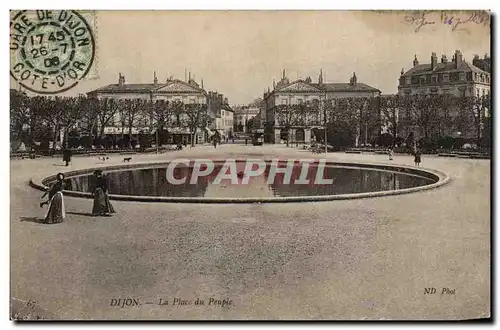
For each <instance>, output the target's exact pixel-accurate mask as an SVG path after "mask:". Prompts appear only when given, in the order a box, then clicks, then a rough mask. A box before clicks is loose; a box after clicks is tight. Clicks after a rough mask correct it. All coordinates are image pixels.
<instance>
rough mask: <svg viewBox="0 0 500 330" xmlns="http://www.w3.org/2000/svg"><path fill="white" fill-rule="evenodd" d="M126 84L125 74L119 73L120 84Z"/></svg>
mask: <svg viewBox="0 0 500 330" xmlns="http://www.w3.org/2000/svg"><path fill="white" fill-rule="evenodd" d="M123 85H125V76H123V75H122V74H121V73H119V74H118V86H123Z"/></svg>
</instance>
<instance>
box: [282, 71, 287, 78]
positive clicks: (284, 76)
mask: <svg viewBox="0 0 500 330" xmlns="http://www.w3.org/2000/svg"><path fill="white" fill-rule="evenodd" d="M285 78H286V74H285V69H283V78H282V79H285Z"/></svg>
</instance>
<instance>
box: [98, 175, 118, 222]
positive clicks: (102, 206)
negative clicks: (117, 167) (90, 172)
mask: <svg viewBox="0 0 500 330" xmlns="http://www.w3.org/2000/svg"><path fill="white" fill-rule="evenodd" d="M94 178H95V188H94V191H93V195H94V204H93V206H92V215H93V216H109V215H111V213H115V209H114V208H113V205H111V202H110V201H109V196H108V179H107V178H106V176H105V175H103V173H102V171H101V170H96V171H94Z"/></svg>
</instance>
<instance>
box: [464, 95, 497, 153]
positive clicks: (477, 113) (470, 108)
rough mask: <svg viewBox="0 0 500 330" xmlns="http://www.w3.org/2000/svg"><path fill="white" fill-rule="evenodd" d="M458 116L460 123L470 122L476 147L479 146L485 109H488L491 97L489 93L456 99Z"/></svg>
mask: <svg viewBox="0 0 500 330" xmlns="http://www.w3.org/2000/svg"><path fill="white" fill-rule="evenodd" d="M457 101H458V102H457V103H458V111H459V115H458V116H459V118H458V120H460V121H461V122H462V123H469V125H470V124H472V126H473V127H474V130H475V133H476V141H477V146H478V148H480V147H481V142H482V133H483V128H484V119H485V114H486V111H490V106H491V98H490V96H489V95H483V96H479V97H477V96H464V97H461V98H459V99H458V100H457Z"/></svg>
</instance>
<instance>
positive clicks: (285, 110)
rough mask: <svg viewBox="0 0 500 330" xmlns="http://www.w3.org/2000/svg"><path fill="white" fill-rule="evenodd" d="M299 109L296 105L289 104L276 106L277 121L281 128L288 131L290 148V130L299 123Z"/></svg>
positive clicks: (287, 142)
mask: <svg viewBox="0 0 500 330" xmlns="http://www.w3.org/2000/svg"><path fill="white" fill-rule="evenodd" d="M297 109H298V107H297V106H296V105H288V104H280V105H278V106H276V108H275V111H276V113H275V114H276V115H275V118H276V121H277V123H278V125H279V126H282V127H284V128H285V131H286V146H287V147H288V146H289V143H290V135H289V132H290V128H291V127H292V126H293V125H296V123H297V121H298V120H297V119H298V118H297V116H298V111H297Z"/></svg>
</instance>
